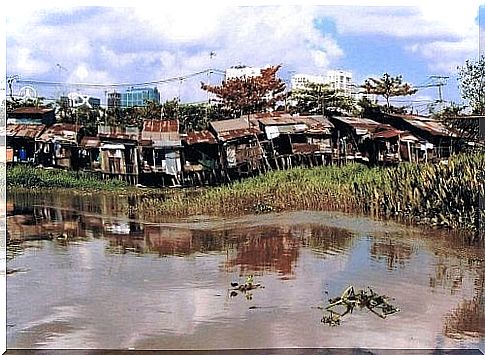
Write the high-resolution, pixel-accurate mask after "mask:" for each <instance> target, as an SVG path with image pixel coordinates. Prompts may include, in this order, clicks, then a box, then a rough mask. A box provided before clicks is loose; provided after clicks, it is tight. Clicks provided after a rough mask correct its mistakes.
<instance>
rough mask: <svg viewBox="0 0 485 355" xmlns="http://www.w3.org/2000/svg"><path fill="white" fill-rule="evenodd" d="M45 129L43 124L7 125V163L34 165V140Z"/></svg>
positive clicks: (35, 150) (35, 144) (35, 146)
mask: <svg viewBox="0 0 485 355" xmlns="http://www.w3.org/2000/svg"><path fill="white" fill-rule="evenodd" d="M45 128H46V126H45V125H43V124H14V123H10V124H7V129H6V136H7V150H6V153H7V159H6V160H7V163H31V164H36V162H37V159H36V158H37V156H36V152H37V149H38V148H37V143H36V138H38V137H39V136H40V135H41V134H42V132H43V131H44V129H45Z"/></svg>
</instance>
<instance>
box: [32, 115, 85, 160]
mask: <svg viewBox="0 0 485 355" xmlns="http://www.w3.org/2000/svg"><path fill="white" fill-rule="evenodd" d="M83 130H84V128H83V126H79V125H76V124H72V123H56V124H54V125H52V126H50V127H48V128H46V129H45V131H44V132H43V133H42V134H41V135H40V136H39V137H38V138H36V141H37V143H38V157H37V162H38V163H39V164H41V165H42V166H52V167H56V168H65V169H77V168H78V167H79V141H80V138H81V135H82V132H83Z"/></svg>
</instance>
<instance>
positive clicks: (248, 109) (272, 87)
mask: <svg viewBox="0 0 485 355" xmlns="http://www.w3.org/2000/svg"><path fill="white" fill-rule="evenodd" d="M280 67H281V65H278V66H271V67H268V68H265V69H262V70H261V75H258V76H254V77H242V78H234V79H229V80H224V81H223V82H222V84H221V85H219V86H215V85H208V84H204V83H201V88H202V89H203V90H205V91H208V92H210V93H213V94H215V95H216V96H217V98H218V101H219V102H221V103H222V104H223V105H224V106H225V107H227V108H228V109H230V110H231V111H232V112H233V113H235V114H236V115H238V114H249V113H254V112H261V111H265V110H266V109H268V108H274V107H275V105H276V103H277V102H278V101H281V100H282V99H283V97H284V90H285V83H284V82H283V81H282V80H281V79H279V78H277V77H276V72H277V71H278V70H279V69H280Z"/></svg>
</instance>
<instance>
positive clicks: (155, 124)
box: [142, 120, 179, 133]
mask: <svg viewBox="0 0 485 355" xmlns="http://www.w3.org/2000/svg"><path fill="white" fill-rule="evenodd" d="M178 131H179V121H178V120H143V130H142V132H157V133H158V132H165V133H167V132H176V133H178Z"/></svg>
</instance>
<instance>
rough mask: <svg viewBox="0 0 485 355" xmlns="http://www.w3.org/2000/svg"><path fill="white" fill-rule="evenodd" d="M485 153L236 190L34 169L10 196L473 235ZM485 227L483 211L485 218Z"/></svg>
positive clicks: (323, 173) (356, 167) (276, 178)
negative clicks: (402, 225) (309, 213)
mask: <svg viewBox="0 0 485 355" xmlns="http://www.w3.org/2000/svg"><path fill="white" fill-rule="evenodd" d="M484 170H485V154H467V155H456V156H454V157H452V158H451V159H449V160H448V162H447V163H446V164H443V163H440V164H419V165H416V164H409V163H403V164H401V165H399V166H397V167H392V168H391V167H374V168H368V167H366V166H364V165H361V164H356V163H351V164H347V165H345V166H340V167H339V166H321V167H316V168H312V169H304V168H295V169H291V170H285V171H273V172H270V173H268V174H266V175H261V176H258V177H253V178H248V179H245V180H242V181H240V182H234V183H232V184H230V185H224V186H218V187H208V188H202V189H181V190H176V189H144V188H137V187H133V186H129V185H127V184H126V183H125V182H123V181H118V180H98V179H96V178H95V177H93V176H90V175H89V174H87V173H82V172H67V171H59V170H43V169H39V168H31V167H25V166H23V167H20V166H19V167H13V168H9V169H7V186H8V188H9V189H10V190H18V189H26V188H27V189H33V190H32V191H38V192H39V193H42V190H40V188H42V189H45V188H49V189H60V190H59V191H61V190H62V189H64V190H65V189H67V190H69V191H72V192H78V193H82V194H85V193H108V194H116V195H120V194H128V195H135V196H137V199H136V203H132V204H130V205H129V206H127V207H126V208H127V209H128V210H129V211H128V212H130V213H131V214H136V215H139V216H140V217H142V218H146V219H150V220H153V219H173V218H185V217H190V216H195V215H216V216H235V215H241V214H253V213H268V212H282V211H294V210H317V211H325V210H333V211H342V212H352V213H363V214H366V215H370V216H373V217H384V218H392V219H399V220H401V221H406V222H408V223H412V224H423V225H427V226H437V227H445V228H457V229H463V230H468V231H478V230H479V220H480V209H479V208H478V206H479V201H480V198H482V199H483V198H484V196H485V194H484V183H483V179H480V177H479V174H481V173H482V171H484ZM481 218H482V220H483V211H482V216H481Z"/></svg>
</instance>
